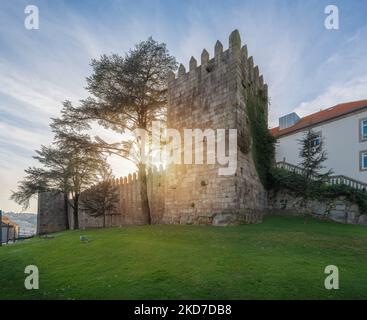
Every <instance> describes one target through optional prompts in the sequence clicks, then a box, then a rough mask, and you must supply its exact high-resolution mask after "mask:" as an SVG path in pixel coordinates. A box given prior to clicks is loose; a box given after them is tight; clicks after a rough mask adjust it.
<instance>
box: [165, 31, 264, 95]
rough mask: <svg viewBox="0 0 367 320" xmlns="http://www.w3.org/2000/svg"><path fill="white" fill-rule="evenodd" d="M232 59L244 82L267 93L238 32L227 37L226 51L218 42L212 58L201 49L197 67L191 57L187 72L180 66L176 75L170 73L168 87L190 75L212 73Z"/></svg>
mask: <svg viewBox="0 0 367 320" xmlns="http://www.w3.org/2000/svg"><path fill="white" fill-rule="evenodd" d="M233 59H234V60H238V62H239V63H240V64H241V68H242V72H243V73H244V75H245V79H244V80H245V81H246V82H247V84H248V85H254V87H256V88H262V89H264V90H265V89H266V91H267V85H266V84H265V83H264V77H263V76H262V75H261V74H260V71H259V67H258V66H257V65H254V59H253V57H252V56H250V57H248V50H247V45H243V46H241V37H240V33H239V31H238V30H234V31H233V32H232V33H231V35H230V36H229V39H228V49H227V50H225V51H224V47H223V44H222V43H221V42H220V41H219V40H218V41H217V42H216V44H215V46H214V56H213V57H210V54H209V52H208V51H207V50H206V49H203V51H202V54H201V57H200V61H201V63H200V65H198V62H197V60H196V59H195V57H191V59H190V61H189V70H188V71H187V70H186V68H185V66H184V65H183V64H180V66H179V68H178V72H177V74H175V73H174V72H170V74H169V76H168V82H169V86H174V85H175V81H179V80H182V81H185V79H188V78H189V77H190V76H191V75H195V74H196V75H199V74H200V75H202V73H209V72H213V71H214V70H215V69H216V68H217V69H220V67H221V64H228V63H230V62H231V60H233ZM265 87H266V88H265Z"/></svg>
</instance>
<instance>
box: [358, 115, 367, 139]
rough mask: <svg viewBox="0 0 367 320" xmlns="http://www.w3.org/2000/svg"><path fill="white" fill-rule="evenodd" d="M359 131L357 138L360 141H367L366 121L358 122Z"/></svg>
mask: <svg viewBox="0 0 367 320" xmlns="http://www.w3.org/2000/svg"><path fill="white" fill-rule="evenodd" d="M359 123H360V125H359V127H360V131H359V138H360V141H366V140H367V119H362V120H360V122H359Z"/></svg>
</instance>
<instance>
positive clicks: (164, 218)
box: [41, 30, 267, 228]
mask: <svg viewBox="0 0 367 320" xmlns="http://www.w3.org/2000/svg"><path fill="white" fill-rule="evenodd" d="M189 69H190V70H189V72H188V73H186V69H185V67H184V65H182V64H181V65H180V67H179V70H178V76H177V78H176V77H175V75H174V74H173V73H170V74H169V75H168V114H167V118H168V119H167V120H168V121H167V126H168V128H172V129H177V130H178V131H179V132H180V133H181V137H184V134H183V130H184V129H201V130H205V129H212V130H214V131H216V130H217V129H225V130H228V129H237V131H238V133H239V134H238V137H239V141H238V146H239V148H238V149H239V150H238V154H237V164H236V167H235V172H234V174H233V175H231V176H221V175H219V171H218V169H219V168H223V166H222V165H219V164H218V163H217V162H215V163H214V164H209V163H208V162H207V161H206V159H205V157H204V164H194V165H191V164H177V165H170V166H168V168H167V169H166V170H165V171H164V172H161V173H160V174H159V175H154V174H153V175H149V176H150V178H149V179H148V184H149V185H148V193H149V200H150V208H151V212H152V215H153V223H172V224H178V223H181V224H215V225H231V224H238V223H258V222H260V221H262V215H263V212H264V210H266V208H267V193H266V191H265V189H264V188H263V186H262V184H261V182H260V179H259V177H258V174H257V171H256V168H255V164H254V162H253V156H252V153H251V147H250V144H251V141H250V140H249V139H247V140H246V141H247V143H243V141H242V140H244V141H245V139H246V137H247V138H248V136H249V124H248V122H247V117H246V97H245V93H246V91H245V89H244V85H247V86H250V87H251V89H252V90H253V91H254V92H257V91H259V90H262V91H264V92H265V93H266V94H267V86H266V84H264V83H263V81H260V80H259V71H258V68H257V67H256V70H254V64H253V59H252V57H250V58H247V47H246V46H244V47H243V48H242V49H241V38H240V34H239V32H238V31H237V30H235V31H234V32H233V33H232V34H231V36H230V38H229V49H227V50H226V51H223V45H222V44H221V43H220V42H217V44H216V45H215V57H214V58H213V59H210V57H209V53H208V51H206V50H205V49H204V50H203V53H202V55H201V66H200V67H198V66H197V62H196V59H195V58H191V61H190V63H189ZM254 80H256V81H254ZM266 112H267V110H266ZM205 138H206V140H205V139H203V145H204V148H205V146H207V145H208V137H205ZM204 155H205V153H204ZM181 160H183V158H181ZM182 162H183V161H182ZM113 183H114V184H116V185H117V186H118V190H119V191H118V192H119V194H120V203H119V210H118V212H117V213H116V214H108V215H107V216H106V226H108V227H109V226H120V225H132V224H134V225H135V224H141V223H142V222H143V221H144V220H143V219H142V212H141V211H142V210H141V200H140V193H139V181H138V180H137V179H136V175H135V176H134V175H129V177H128V178H124V179H119V180H118V181H114V182H113ZM41 206H43V204H41ZM43 207H47V205H45V206H43ZM41 211H42V210H41ZM42 212H43V211H42ZM43 216H44V215H43ZM45 223H46V224H47V223H49V222H48V221H46V222H45ZM102 224H103V220H102V218H92V217H90V216H88V215H86V214H85V213H84V212H80V216H79V225H80V227H81V228H88V227H101V226H102Z"/></svg>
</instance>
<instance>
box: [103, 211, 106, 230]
mask: <svg viewBox="0 0 367 320" xmlns="http://www.w3.org/2000/svg"><path fill="white" fill-rule="evenodd" d="M103 228H106V214H105V213H104V214H103Z"/></svg>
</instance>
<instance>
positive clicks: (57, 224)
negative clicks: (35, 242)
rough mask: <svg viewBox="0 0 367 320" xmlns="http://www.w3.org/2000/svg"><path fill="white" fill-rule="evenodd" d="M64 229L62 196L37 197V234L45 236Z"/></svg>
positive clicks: (50, 194) (56, 194)
mask: <svg viewBox="0 0 367 320" xmlns="http://www.w3.org/2000/svg"><path fill="white" fill-rule="evenodd" d="M65 229H66V211H65V203H64V196H63V194H61V193H40V194H39V195H38V214H37V234H46V233H52V232H58V231H63V230H65Z"/></svg>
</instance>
